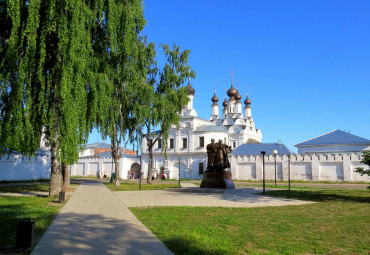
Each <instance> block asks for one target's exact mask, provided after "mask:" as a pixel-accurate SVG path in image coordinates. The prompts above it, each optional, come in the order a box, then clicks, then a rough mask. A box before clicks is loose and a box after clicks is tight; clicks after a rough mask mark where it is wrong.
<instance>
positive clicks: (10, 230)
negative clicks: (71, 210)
mask: <svg viewBox="0 0 370 255" xmlns="http://www.w3.org/2000/svg"><path fill="white" fill-rule="evenodd" d="M57 201H58V198H49V197H0V226H1V227H0V254H2V253H3V252H4V253H7V249H8V248H10V249H12V247H13V246H14V245H15V240H16V229H17V224H18V223H19V222H20V221H21V220H22V219H24V218H28V217H31V218H32V219H34V220H35V243H37V242H38V241H39V240H40V238H41V237H42V235H43V234H44V232H45V231H46V230H47V228H48V227H49V225H50V224H51V223H52V221H53V220H54V218H55V216H56V215H57V214H58V212H59V210H60V209H61V208H62V207H63V204H59V203H58V202H57ZM26 253H28V252H26Z"/></svg>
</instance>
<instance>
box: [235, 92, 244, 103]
mask: <svg viewBox="0 0 370 255" xmlns="http://www.w3.org/2000/svg"><path fill="white" fill-rule="evenodd" d="M234 97H235V99H236V101H240V99H242V96H241V95H240V94H239V90H237V91H236V93H235V95H234Z"/></svg>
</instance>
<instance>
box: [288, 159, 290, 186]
mask: <svg viewBox="0 0 370 255" xmlns="http://www.w3.org/2000/svg"><path fill="white" fill-rule="evenodd" d="M288 160H289V161H288V182H289V191H290V155H289V156H288Z"/></svg>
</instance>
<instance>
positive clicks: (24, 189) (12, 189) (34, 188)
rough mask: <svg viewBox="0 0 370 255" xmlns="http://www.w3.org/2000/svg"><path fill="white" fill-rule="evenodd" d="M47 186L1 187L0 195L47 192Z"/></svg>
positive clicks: (72, 187) (73, 186)
mask: <svg viewBox="0 0 370 255" xmlns="http://www.w3.org/2000/svg"><path fill="white" fill-rule="evenodd" d="M76 186H78V184H75V183H73V184H71V188H70V190H67V191H71V190H74V189H75V188H76ZM49 187H50V185H49V184H36V185H16V186H2V187H0V193H7V192H10V193H29V192H49Z"/></svg>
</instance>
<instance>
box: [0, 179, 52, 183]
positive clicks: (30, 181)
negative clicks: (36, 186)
mask: <svg viewBox="0 0 370 255" xmlns="http://www.w3.org/2000/svg"><path fill="white" fill-rule="evenodd" d="M49 181H50V180H49V179H38V180H23V181H0V183H23V182H25V183H32V182H49Z"/></svg>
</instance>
